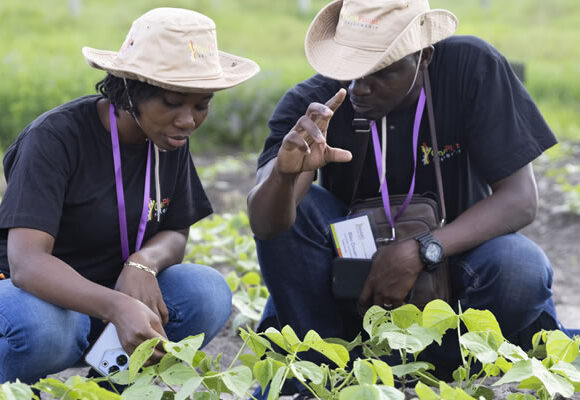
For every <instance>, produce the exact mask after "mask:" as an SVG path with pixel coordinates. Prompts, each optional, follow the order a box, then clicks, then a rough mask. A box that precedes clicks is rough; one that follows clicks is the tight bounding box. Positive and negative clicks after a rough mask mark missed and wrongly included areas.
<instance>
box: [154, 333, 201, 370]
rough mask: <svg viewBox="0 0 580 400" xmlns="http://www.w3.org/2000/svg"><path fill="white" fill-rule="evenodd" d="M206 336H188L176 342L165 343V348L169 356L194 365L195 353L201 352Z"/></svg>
mask: <svg viewBox="0 0 580 400" xmlns="http://www.w3.org/2000/svg"><path fill="white" fill-rule="evenodd" d="M203 338H204V334H203V333H200V334H199V335H195V336H188V337H186V338H185V339H183V340H181V341H179V342H178V343H175V342H165V343H163V348H164V349H165V351H167V353H168V354H171V355H173V356H174V357H176V358H178V359H180V360H182V361H185V362H186V363H187V364H189V365H193V359H194V357H195V353H196V352H197V351H198V350H199V348H200V347H201V345H202V343H203Z"/></svg>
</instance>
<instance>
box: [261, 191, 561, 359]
mask: <svg viewBox="0 0 580 400" xmlns="http://www.w3.org/2000/svg"><path fill="white" fill-rule="evenodd" d="M346 213H347V207H346V206H345V205H344V204H343V203H342V202H340V201H339V200H337V199H336V198H335V197H334V196H333V195H332V194H330V192H328V191H327V190H325V189H324V188H322V187H320V186H318V185H312V187H311V189H310V190H309V192H308V193H307V195H306V196H305V198H304V199H303V200H302V201H301V202H300V205H299V206H298V209H297V216H296V222H295V224H294V225H293V226H292V228H291V229H289V230H288V231H286V232H284V233H282V234H280V235H278V236H277V237H276V238H274V239H272V240H266V241H261V240H256V243H257V249H258V258H259V262H260V268H261V270H262V274H263V277H264V280H265V282H266V285H267V287H268V289H269V290H270V299H269V301H268V303H267V306H266V310H265V311H264V314H263V317H262V321H261V324H260V329H263V328H265V327H267V326H274V327H277V328H280V327H283V326H284V325H291V326H292V328H293V329H294V330H295V331H296V333H297V334H298V336H299V337H304V335H305V334H306V332H307V331H308V330H310V329H314V330H316V331H317V332H318V333H319V334H320V335H321V336H322V337H323V338H328V337H340V338H344V339H352V338H353V337H354V336H355V335H356V334H357V333H358V332H360V331H361V329H362V325H361V321H360V318H358V317H357V318H352V313H348V312H345V310H346V309H347V308H348V307H346V306H347V305H346V304H344V303H342V302H340V301H338V300H336V299H335V298H334V297H333V295H332V291H331V261H332V259H333V258H334V257H336V254H335V250H334V246H333V244H332V237H331V233H330V226H329V224H330V222H331V221H333V220H335V219H338V218H341V217H343V216H345V215H346ZM452 265H453V267H452V275H453V282H452V284H453V291H454V296H455V299H454V301H453V302H452V305H453V304H455V305H457V302H458V301H459V302H460V303H461V307H462V309H463V310H466V309H467V308H470V307H472V308H478V309H487V310H490V311H492V312H493V313H494V315H495V316H496V318H497V320H498V322H499V324H500V327H501V329H502V332H503V334H504V336H505V337H506V338H507V339H508V340H510V341H512V343H514V344H518V345H522V346H523V347H529V345H530V344H531V343H530V342H529V339H531V335H532V334H533V333H534V332H536V331H537V330H539V329H542V328H544V329H557V328H559V327H560V325H559V324H558V322H557V319H556V311H555V307H554V303H553V301H552V290H551V285H552V267H551V265H550V262H549V261H548V259H547V257H546V255H545V254H544V252H543V251H542V250H541V249H540V248H539V247H538V246H537V245H536V244H535V243H533V242H532V241H530V240H529V239H527V238H526V237H524V236H522V235H520V234H517V233H513V234H508V235H503V236H500V237H497V238H495V239H492V240H490V241H488V242H485V243H483V244H482V245H480V246H479V247H476V248H475V249H473V250H471V251H468V252H466V253H464V254H462V255H460V256H458V257H454V258H453V260H452ZM455 347H457V345H456V344H455ZM437 357H439V356H437ZM437 359H438V358H437Z"/></svg>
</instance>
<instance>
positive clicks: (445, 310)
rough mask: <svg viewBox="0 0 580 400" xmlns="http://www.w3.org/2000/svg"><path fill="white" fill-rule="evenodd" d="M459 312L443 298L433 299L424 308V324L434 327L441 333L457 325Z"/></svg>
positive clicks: (426, 326)
mask: <svg viewBox="0 0 580 400" xmlns="http://www.w3.org/2000/svg"><path fill="white" fill-rule="evenodd" d="M457 318H458V317H457V314H455V311H453V309H452V308H451V306H449V304H447V303H446V302H444V301H443V300H433V301H430V302H429V303H427V305H426V306H425V308H424V309H423V324H422V325H423V326H424V327H425V328H433V329H435V330H436V331H437V332H439V333H440V334H441V335H443V334H444V333H445V332H446V331H447V330H448V329H454V328H456V327H457V321H458V320H457Z"/></svg>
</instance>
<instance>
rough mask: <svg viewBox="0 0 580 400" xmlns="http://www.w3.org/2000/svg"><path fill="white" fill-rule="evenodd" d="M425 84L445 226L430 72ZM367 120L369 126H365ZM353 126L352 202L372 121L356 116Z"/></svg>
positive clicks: (437, 181)
mask: <svg viewBox="0 0 580 400" xmlns="http://www.w3.org/2000/svg"><path fill="white" fill-rule="evenodd" d="M423 84H424V86H425V96H426V97H427V114H428V117H429V134H430V135H431V144H432V146H433V161H434V163H435V179H436V183H437V194H438V197H439V202H438V203H439V207H440V211H441V218H442V219H441V221H440V224H441V226H443V225H444V224H445V222H446V220H447V212H446V210H445V197H444V193H443V179H442V178H441V163H440V160H439V147H438V146H437V132H436V131H435V115H434V113H433V98H432V95H431V82H430V80H429V72H428V71H425V72H424V73H423ZM364 122H366V124H367V125H366V126H367V128H365V127H364ZM353 128H354V129H355V133H356V134H357V139H358V140H357V141H358V149H357V150H358V152H357V158H356V159H355V160H354V171H355V173H354V177H355V180H354V184H353V192H352V196H351V203H352V202H353V201H354V200H355V197H356V192H357V189H358V185H359V182H360V177H361V174H362V170H363V165H364V161H365V158H366V154H367V149H368V143H369V132H370V123H369V121H368V120H365V119H361V118H355V119H354V120H353Z"/></svg>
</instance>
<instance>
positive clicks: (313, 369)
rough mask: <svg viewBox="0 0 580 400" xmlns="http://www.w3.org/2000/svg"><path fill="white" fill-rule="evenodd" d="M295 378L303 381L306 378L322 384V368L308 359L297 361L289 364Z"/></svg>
mask: <svg viewBox="0 0 580 400" xmlns="http://www.w3.org/2000/svg"><path fill="white" fill-rule="evenodd" d="M290 369H291V370H292V373H293V374H294V376H295V377H296V378H298V379H299V380H301V381H303V382H305V381H306V380H307V379H308V380H309V381H311V382H312V383H314V384H316V385H320V384H322V381H323V380H324V372H323V371H322V368H320V367H319V366H318V365H316V364H314V363H313V362H310V361H297V362H295V363H292V364H291V365H290Z"/></svg>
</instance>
